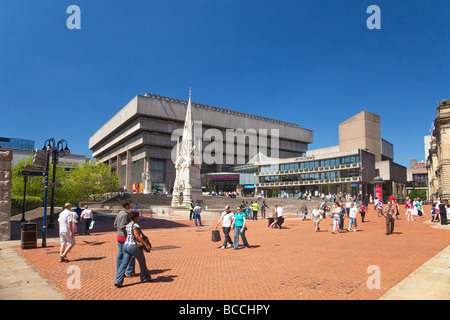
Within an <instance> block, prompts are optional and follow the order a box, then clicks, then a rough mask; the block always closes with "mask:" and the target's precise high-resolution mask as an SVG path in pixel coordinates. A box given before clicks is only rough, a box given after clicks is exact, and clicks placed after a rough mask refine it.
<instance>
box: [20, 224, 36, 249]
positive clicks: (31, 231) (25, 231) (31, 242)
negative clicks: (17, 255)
mask: <svg viewBox="0 0 450 320" xmlns="http://www.w3.org/2000/svg"><path fill="white" fill-rule="evenodd" d="M20 241H21V243H22V249H30V248H36V247H37V223H35V222H25V223H22V225H21V232H20Z"/></svg>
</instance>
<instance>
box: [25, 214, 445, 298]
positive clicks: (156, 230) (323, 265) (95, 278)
mask: <svg viewBox="0 0 450 320" xmlns="http://www.w3.org/2000/svg"><path fill="white" fill-rule="evenodd" d="M426 212H427V215H426V216H425V217H423V218H421V219H419V220H418V221H414V222H408V221H406V217H405V215H404V210H403V211H401V215H400V218H401V220H397V221H396V222H395V231H394V234H392V235H389V236H387V235H385V223H384V218H381V217H380V218H377V217H376V213H375V211H373V210H370V211H369V213H368V214H367V215H366V221H367V222H365V223H361V219H360V218H359V217H358V231H357V232H347V231H344V232H341V233H339V234H332V233H331V231H332V220H331V219H325V220H322V223H321V231H320V232H318V233H316V232H314V226H313V223H312V221H311V220H307V221H302V220H299V219H293V218H291V219H287V220H286V222H285V224H284V226H285V229H281V230H278V229H270V228H268V227H267V220H258V221H249V222H248V231H247V238H248V240H249V243H250V246H251V248H240V249H239V250H232V249H225V250H221V249H219V247H220V246H221V242H220V243H218V242H212V241H211V227H198V228H196V227H195V226H194V222H193V221H189V220H179V221H165V220H160V219H155V220H151V221H150V222H145V223H142V227H143V229H144V231H145V233H146V234H147V235H148V236H149V237H150V239H151V241H152V244H153V247H154V250H153V251H152V252H151V253H149V254H146V259H147V266H148V268H149V270H150V273H151V275H152V278H153V282H151V283H140V282H139V277H135V278H125V281H124V287H122V288H115V287H114V285H113V281H114V278H115V275H116V267H115V266H116V254H117V243H116V240H115V238H116V236H115V232H111V228H110V226H109V225H102V223H101V222H99V223H98V224H97V225H96V232H94V233H93V234H92V235H91V236H77V246H76V247H74V249H73V251H72V252H70V253H69V259H70V261H71V262H70V263H60V262H59V244H58V243H57V242H51V241H49V242H48V243H47V247H46V248H41V247H39V248H36V249H28V250H22V249H21V248H19V247H18V248H17V250H18V251H19V253H20V254H21V255H22V256H23V257H24V258H25V259H26V260H27V261H28V262H29V263H30V264H31V265H33V266H34V267H35V268H36V269H37V270H38V271H39V272H40V273H41V274H42V275H43V276H44V277H45V278H47V279H48V280H49V281H50V282H51V283H53V284H54V285H55V286H56V287H57V288H58V289H59V290H60V291H61V292H62V293H63V294H64V295H65V296H66V297H67V298H68V299H71V300H94V299H95V300H110V299H130V298H131V299H152V300H181V299H182V300H245V299H249V300H260V299H261V300H301V299H310V300H335V299H344V300H364V299H369V300H374V299H378V298H379V297H381V296H382V295H383V294H384V293H385V292H387V291H388V290H389V289H390V288H392V287H393V286H394V285H396V284H397V283H399V282H400V281H401V280H402V279H403V278H405V277H406V276H407V275H408V274H409V273H411V272H412V271H414V270H415V269H416V268H418V267H419V266H421V265H422V264H423V263H424V262H426V261H427V260H428V259H430V258H432V257H433V256H434V255H435V254H437V253H438V252H439V251H440V250H442V249H443V248H445V247H446V246H447V245H449V244H450V237H449V231H448V230H442V229H436V228H431V225H430V224H428V223H424V222H425V221H426V220H429V215H428V212H429V210H428V209H426ZM204 220H209V224H210V225H211V224H212V225H213V226H214V225H215V223H216V221H217V220H216V219H212V218H209V219H206V218H205V219H204ZM204 222H205V221H204ZM103 224H106V222H105V223H103ZM108 224H109V223H108ZM347 226H348V219H346V220H345V227H347ZM49 236H51V235H49ZM222 238H223V234H222ZM73 265H75V266H78V267H79V268H80V269H79V270H80V275H81V289H69V287H68V285H67V281H68V279H70V276H71V275H72V274H71V273H68V270H69V271H70V269H68V267H69V266H73ZM371 265H376V266H378V267H379V268H380V271H381V288H380V289H369V288H368V287H367V279H368V278H369V277H370V276H371V275H372V274H371V273H368V267H369V266H371ZM136 269H137V271H139V267H138V265H137V266H136Z"/></svg>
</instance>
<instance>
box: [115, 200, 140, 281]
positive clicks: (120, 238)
mask: <svg viewBox="0 0 450 320" xmlns="http://www.w3.org/2000/svg"><path fill="white" fill-rule="evenodd" d="M130 222H131V219H130V203H129V202H125V203H123V204H122V209H121V210H120V211H119V212H118V213H117V216H116V219H115V220H114V228H116V229H117V248H118V250H117V259H116V272H119V268H120V266H121V264H122V261H123V260H124V252H123V246H124V245H125V241H126V240H127V230H126V226H127V224H129V223H130ZM135 264H136V259H135V257H134V256H133V257H131V259H130V262H129V263H128V266H127V269H126V277H134V276H137V274H136V273H135Z"/></svg>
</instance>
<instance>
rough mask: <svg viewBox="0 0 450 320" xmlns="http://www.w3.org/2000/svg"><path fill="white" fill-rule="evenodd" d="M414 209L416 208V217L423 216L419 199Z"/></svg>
mask: <svg viewBox="0 0 450 320" xmlns="http://www.w3.org/2000/svg"><path fill="white" fill-rule="evenodd" d="M416 207H417V215H418V216H419V218H420V217H422V216H423V207H422V202H421V201H420V199H417V203H416Z"/></svg>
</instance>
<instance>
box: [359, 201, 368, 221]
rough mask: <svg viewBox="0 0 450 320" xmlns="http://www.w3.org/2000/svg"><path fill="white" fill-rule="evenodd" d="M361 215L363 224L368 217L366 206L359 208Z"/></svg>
mask: <svg viewBox="0 0 450 320" xmlns="http://www.w3.org/2000/svg"><path fill="white" fill-rule="evenodd" d="M359 214H360V215H361V223H363V222H364V218H365V217H366V206H365V205H364V204H362V205H360V206H359Z"/></svg>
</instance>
